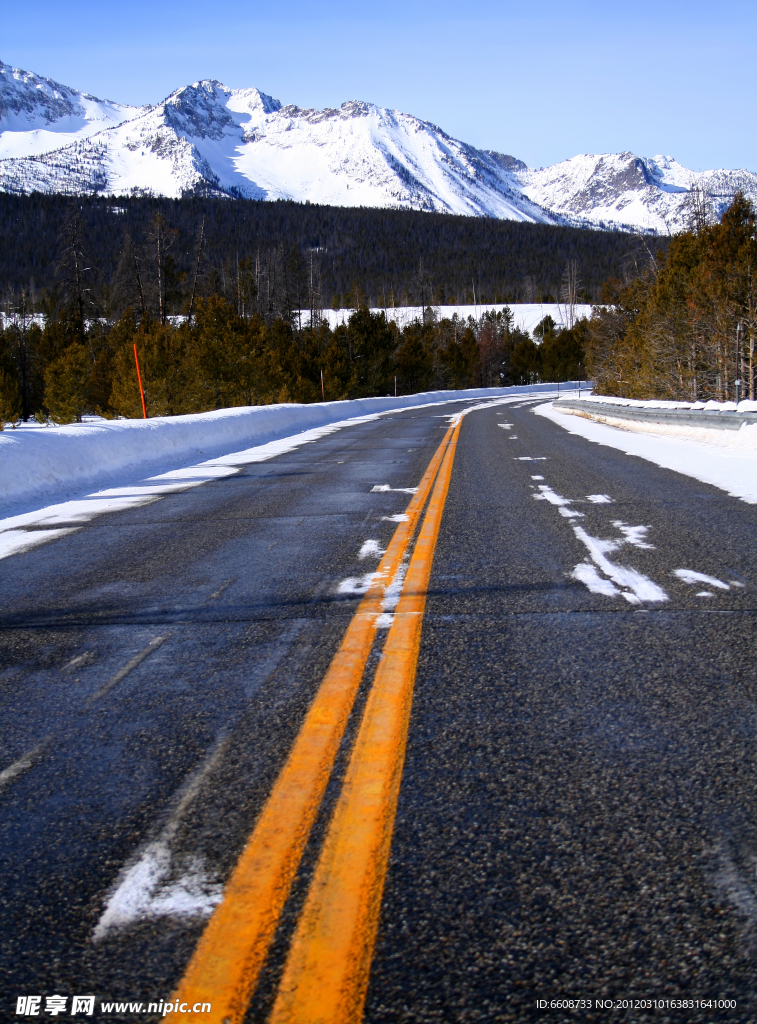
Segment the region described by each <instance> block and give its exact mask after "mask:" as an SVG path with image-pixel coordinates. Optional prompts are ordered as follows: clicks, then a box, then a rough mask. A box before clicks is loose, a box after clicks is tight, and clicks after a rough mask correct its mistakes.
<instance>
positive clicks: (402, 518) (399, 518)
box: [381, 512, 410, 523]
mask: <svg viewBox="0 0 757 1024" xmlns="http://www.w3.org/2000/svg"><path fill="white" fill-rule="evenodd" d="M381 518H382V519H384V520H386V522H387V523H406V522H407V521H408V519H409V518H410V516H408V515H405V513H404V512H398V513H397V515H395V516H382V517H381Z"/></svg>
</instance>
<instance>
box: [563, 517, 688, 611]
mask: <svg viewBox="0 0 757 1024" xmlns="http://www.w3.org/2000/svg"><path fill="white" fill-rule="evenodd" d="M573 530H574V532H575V534H576V537H578V539H579V540H580V541H581V543H582V544H584V545H585V546H586V548H587V550H588V552H589V556H590V558H591V560H592V562H594V564H595V565H596V566H597V568H598V569H600V570H601V571H602V572H603V573H604V574H605V576H607V577H608V578H609V579H611V580H612V581H613V582H614V583H616V584H617V585H618V586H619V587H621V588H623V589H622V594H623V597H624V598H625V599H626V601H628V602H629V604H641V603H642V601H652V602H660V601H667V600H668V595H667V594H666V593H665V591H664V590H663V589H662V587H660V586H658V585H657V584H656V583H655V582H654V581H653V580H650V579H649V577H648V576H645V575H644V574H643V573H641V572H639V571H638V570H637V569H630V568H627V567H626V566H623V565H616V564H615V563H614V562H611V561H610V560H609V559H608V558H607V554H609V552H611V551H615V550H617V548H619V547H620V546H621V544H623V543H625V538H624V539H623V540H620V541H614V540H609V541H608V540H601V539H600V538H598V537H592V536H591V535H590V534H588V533H587V532H586V531H585V530H584V529H583V528H582V527H580V526H578V525H576V524H574V525H573ZM574 571H575V570H574Z"/></svg>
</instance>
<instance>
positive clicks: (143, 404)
mask: <svg viewBox="0 0 757 1024" xmlns="http://www.w3.org/2000/svg"><path fill="white" fill-rule="evenodd" d="M134 362H135V363H136V364H137V380H138V381H139V393H140V395H141V396H142V415H143V416H144V418H145V419H147V409H146V408H145V392H144V388H143V387H142V374H141V373H140V372H139V360H138V359H137V343H136V341H135V342H134Z"/></svg>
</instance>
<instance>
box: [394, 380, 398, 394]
mask: <svg viewBox="0 0 757 1024" xmlns="http://www.w3.org/2000/svg"><path fill="white" fill-rule="evenodd" d="M394 397H395V398H396V397H397V378H396V377H395V378H394Z"/></svg>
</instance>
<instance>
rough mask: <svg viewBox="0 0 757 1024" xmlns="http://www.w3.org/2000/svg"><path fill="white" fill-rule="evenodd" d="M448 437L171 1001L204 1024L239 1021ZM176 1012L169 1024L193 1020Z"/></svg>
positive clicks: (448, 435)
mask: <svg viewBox="0 0 757 1024" xmlns="http://www.w3.org/2000/svg"><path fill="white" fill-rule="evenodd" d="M453 434H454V428H453V427H450V428H449V429H448V430H447V432H446V433H445V435H444V438H443V439H442V442H441V444H440V445H439V447H438V448H437V450H436V452H435V453H434V456H433V458H432V459H431V462H430V463H429V465H428V468H427V469H426V472H425V473H424V474H423V479H422V480H421V482H420V484H419V486H418V491H417V493H416V494H415V495H414V496H413V498H412V500H411V502H410V504H409V505H408V507H407V510H406V513H405V514H406V516H407V519H406V520H405V521H404V522H401V523H400V524H399V526H398V527H397V529H396V531H395V533H394V536H393V537H392V540H391V542H390V544H389V546H388V548H387V549H386V552H385V554H384V555H383V557H382V559H381V562H380V563H379V567H378V572H377V575H376V579H375V580H374V582H373V584H372V585H371V587H370V589H369V590H368V591H367V593H366V594H365V597H364V598H363V599H362V601H361V602H360V604H359V605H358V609H357V611H356V612H355V615H354V616H353V618H352V620H351V622H350V625H349V627H348V628H347V632H346V633H345V636H344V639H343V641H342V644H341V646H340V648H339V650H338V651H337V653H336V654H335V656H334V658H333V660H332V662H331V665H330V666H329V669H328V671H327V673H326V675H325V677H324V679H323V682H322V683H321V685H320V687H319V690H318V693H317V694H316V696H315V699H314V701H313V703H312V705H311V706H310V709H309V710H308V713H307V715H306V717H305V721H304V723H303V725H302V728H301V729H300V732H299V734H298V736H297V739H296V740H295V743H294V746H293V748H292V750H291V752H290V754H289V757H288V759H287V761H286V764H285V765H284V767H283V768H282V770H281V772H280V774H279V777H278V779H277V780H276V783H275V784H274V787H273V790H272V791H271V793H270V795H269V797H268V800H267V801H266V803H265V806H264V807H263V810H262V812H261V814H260V817H259V819H258V821H257V823H256V825H255V829H254V831H253V833H252V835H251V836H250V838H249V840H248V841H247V845H246V846H245V848H244V850H243V851H242V854H241V856H240V858H239V861H238V862H237V865H236V867H235V869H234V872H233V873H232V876H231V878H230V880H229V882H228V884H227V886H226V889H225V891H224V898H223V901H222V902H221V903H220V904H219V906H218V907H217V908H216V910H215V912H214V914H213V916H212V917H211V918H210V921H209V922H208V924H207V926H206V928H205V931H204V932H203V935H202V937H201V939H200V942H199V944H198V946H197V949H196V950H195V952H194V955H193V956H192V959H191V960H190V962H189V965H188V967H187V969H186V972H185V974H184V977H183V978H182V980H181V982H180V983H179V986H178V988H177V990H176V992H175V993H174V994H173V995H172V996H171V1002H172V1003H173V1004H174V1005H175V1006H181V1005H182V1004H186V1005H187V1006H188V1007H191V1006H193V1005H194V1004H195V1003H210V1004H211V1005H212V1007H213V1009H212V1011H211V1013H210V1014H209V1015H206V1016H204V1018H203V1019H204V1020H205V1021H206V1022H207V1024H238V1022H240V1021H241V1020H242V1018H243V1017H244V1014H245V1012H246V1009H247V1005H248V1003H249V1001H250V998H251V996H252V993H253V990H254V988H255V984H256V982H257V978H258V975H259V973H260V969H261V967H262V966H263V961H264V960H265V956H266V953H267V952H268V947H269V946H270V943H271V940H272V938H273V935H274V932H275V930H276V925H277V923H278V920H279V917H280V915H281V911H282V909H283V906H284V903H285V902H286V899H287V897H288V895H289V890H290V889H291V886H292V881H293V880H294V876H295V874H296V872H297V868H298V866H299V863H300V859H301V857H302V853H303V850H304V848H305V844H306V843H307V840H308V836H309V835H310V830H311V828H312V826H313V822H314V820H315V817H316V815H317V813H318V808H319V806H320V804H321V800H322V799H323V794H324V791H325V789H326V786H327V784H328V780H329V776H330V774H331V770H332V768H333V765H334V760H335V758H336V755H337V752H338V750H339V744H340V743H341V740H342V736H343V734H344V730H345V727H346V724H347V719H348V718H349V714H350V711H351V710H352V705H353V704H354V701H355V697H356V695H357V691H358V689H359V687H360V682H361V680H362V677H363V673H364V671H365V664H366V661H367V660H368V656H369V654H370V651H371V646H372V644H373V639H374V636H375V633H376V619H377V618H378V616H379V615H380V614H381V602H382V600H383V598H384V587H385V585H386V584H388V583H390V582H391V581H392V579H393V578H394V576H395V574H396V573H397V571H398V569H399V568H400V566H401V564H402V560H403V558H404V556H405V552H406V551H407V548H408V545H409V544H410V542H411V540H412V538H413V536H414V533H415V528H416V526H417V524H418V520H419V518H420V515H421V512H422V511H423V507H424V505H425V504H426V501H427V499H428V496H429V493H430V492H431V488H432V486H433V484H434V480H435V479H436V476H437V473H438V471H439V467H440V465H441V464H442V459H443V456H444V453H445V451H446V450H447V447H448V445H449V443H450V441H451V438H452V437H453ZM195 1018H196V1014H191V1013H181V1012H180V1011H178V1010H177V1011H174V1012H172V1013H169V1014H168V1015H167V1016H166V1017H165V1020H166V1021H170V1022H171V1024H178V1022H179V1021H182V1022H184V1021H187V1022H189V1021H192V1022H193V1024H194V1022H195Z"/></svg>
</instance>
